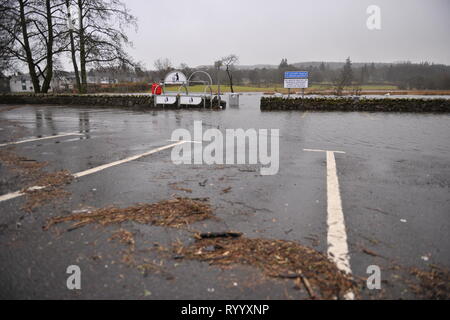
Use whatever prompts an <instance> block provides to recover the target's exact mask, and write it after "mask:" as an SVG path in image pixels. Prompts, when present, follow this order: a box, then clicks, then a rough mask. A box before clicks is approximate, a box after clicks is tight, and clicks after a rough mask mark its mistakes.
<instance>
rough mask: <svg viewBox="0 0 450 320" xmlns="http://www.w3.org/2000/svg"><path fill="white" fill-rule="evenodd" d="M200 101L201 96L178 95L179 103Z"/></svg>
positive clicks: (192, 103)
mask: <svg viewBox="0 0 450 320" xmlns="http://www.w3.org/2000/svg"><path fill="white" fill-rule="evenodd" d="M200 103H202V97H186V96H181V97H180V104H188V105H199V104H200Z"/></svg>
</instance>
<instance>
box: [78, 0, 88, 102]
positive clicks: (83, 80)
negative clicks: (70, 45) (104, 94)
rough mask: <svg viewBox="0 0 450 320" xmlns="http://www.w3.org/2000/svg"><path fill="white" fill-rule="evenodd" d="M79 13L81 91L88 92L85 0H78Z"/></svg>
mask: <svg viewBox="0 0 450 320" xmlns="http://www.w3.org/2000/svg"><path fill="white" fill-rule="evenodd" d="M78 10H79V11H78V13H79V20H80V21H79V24H80V30H79V37H80V67H81V91H80V93H87V73H86V42H85V37H84V24H83V1H81V0H78Z"/></svg>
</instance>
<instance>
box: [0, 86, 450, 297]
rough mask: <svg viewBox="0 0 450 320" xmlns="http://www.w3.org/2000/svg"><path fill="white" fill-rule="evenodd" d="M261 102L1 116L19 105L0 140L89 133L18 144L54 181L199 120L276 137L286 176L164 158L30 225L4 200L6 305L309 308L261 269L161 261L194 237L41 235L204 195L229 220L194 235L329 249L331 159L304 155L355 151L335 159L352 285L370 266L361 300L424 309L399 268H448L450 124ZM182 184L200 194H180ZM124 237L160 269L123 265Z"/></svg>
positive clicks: (6, 185) (128, 168)
mask: <svg viewBox="0 0 450 320" xmlns="http://www.w3.org/2000/svg"><path fill="white" fill-rule="evenodd" d="M259 98H260V95H251V94H247V95H243V96H241V104H240V107H239V108H228V109H227V110H224V111H207V110H206V111H203V110H201V111H192V110H171V111H163V110H160V111H139V110H131V111H130V110H126V109H108V108H94V107H88V108H87V107H78V108H74V107H59V106H58V107H56V106H17V108H11V106H0V108H5V107H7V108H9V110H5V109H4V111H2V112H0V127H1V130H0V143H4V142H10V141H17V140H22V139H26V138H33V137H39V136H48V135H55V134H61V133H67V132H80V133H83V135H82V136H68V137H63V138H57V139H49V140H42V141H35V142H29V143H25V144H20V145H16V146H15V147H14V151H15V152H16V153H17V154H19V155H22V156H25V157H27V158H29V159H34V160H37V161H42V162H48V166H47V167H46V170H49V171H57V170H63V169H67V170H70V171H71V172H72V173H76V172H80V171H83V170H86V169H89V168H93V167H97V166H99V165H103V164H106V163H110V162H113V161H117V160H121V159H124V158H126V157H129V156H132V155H135V154H140V153H143V152H146V151H149V150H152V149H155V148H157V147H160V146H164V145H167V144H170V142H168V140H169V139H170V137H171V134H172V131H173V130H174V129H177V128H185V129H188V130H190V131H192V130H193V123H194V120H202V121H203V127H204V130H206V129H208V128H218V129H219V130H221V131H222V132H224V130H225V129H236V128H243V129H248V128H255V129H271V128H273V129H280V168H279V172H278V174H277V175H274V176H261V175H260V174H259V168H260V166H259V165H223V166H221V165H211V166H208V165H179V166H177V165H174V164H173V163H172V161H171V158H170V154H171V151H170V150H165V151H161V152H158V153H155V154H153V155H150V156H148V157H145V158H141V159H139V160H136V161H131V162H128V163H125V164H122V165H119V166H115V167H112V168H109V169H106V170H104V171H101V172H98V173H95V174H92V175H88V176H86V177H82V178H80V179H77V180H76V181H74V182H72V183H71V184H70V185H68V186H67V187H66V190H68V191H69V192H70V193H71V195H70V198H68V199H65V200H64V201H63V202H61V203H58V204H51V203H49V204H48V205H46V206H44V207H41V208H39V209H37V210H36V211H35V212H33V213H31V214H29V213H26V212H24V211H23V210H21V206H22V205H23V203H24V199H23V198H16V199H13V200H9V201H3V202H0V245H1V249H0V284H1V285H0V298H2V299H104V298H113V299H299V298H306V297H307V295H306V293H305V292H303V291H302V290H295V289H294V288H293V282H292V281H290V280H278V279H270V278H266V277H265V276H264V275H263V274H262V273H261V272H259V271H257V270H256V269H254V268H250V267H239V266H238V267H235V268H227V269H221V268H218V267H215V266H209V265H208V264H207V263H205V262H199V261H185V260H174V259H173V258H172V257H170V255H169V256H168V255H164V254H161V253H159V252H158V251H157V250H155V248H157V247H158V246H165V247H167V246H169V245H170V244H171V243H173V242H174V241H178V240H179V241H182V242H184V243H185V244H189V243H192V241H193V239H192V237H191V233H190V232H189V230H177V229H170V228H162V227H155V226H148V225H140V224H137V223H131V222H127V223H123V224H122V225H121V226H115V225H113V226H108V227H99V226H94V225H88V226H85V227H83V228H80V229H76V230H74V231H71V232H65V229H66V228H67V224H65V225H64V224H61V225H58V226H56V227H54V228H52V229H50V230H48V231H44V230H42V226H44V225H45V223H46V221H47V220H48V219H49V218H50V217H53V216H59V215H65V214H70V213H71V212H73V211H75V210H80V209H83V208H87V207H96V208H100V207H106V206H111V205H117V206H120V207H125V206H129V205H133V204H136V203H142V202H150V203H153V202H157V201H161V200H166V199H170V198H173V197H174V196H185V197H192V198H197V197H198V198H204V197H208V198H209V199H210V204H211V205H212V206H213V208H214V214H215V215H216V216H217V217H218V218H219V219H218V220H208V221H204V222H201V223H196V224H193V225H191V226H190V228H191V229H192V230H200V231H224V230H235V231H241V232H243V233H244V234H245V235H246V236H247V237H252V238H256V237H257V238H272V239H282V240H291V241H297V242H300V243H301V244H304V245H307V246H310V247H313V248H315V249H317V250H319V251H321V252H326V248H327V225H326V219H327V190H326V156H325V154H324V153H312V152H305V151H304V150H303V149H304V148H310V149H324V150H339V151H345V152H346V153H345V154H336V155H335V156H336V163H337V174H338V177H339V182H340V190H341V198H342V206H343V212H344V216H345V224H346V228H347V235H348V244H349V250H350V264H351V268H352V271H353V274H354V275H355V276H356V277H367V274H366V269H367V267H368V266H369V265H378V266H380V267H381V269H382V280H383V283H382V289H383V290H381V291H379V290H375V291H369V290H367V289H363V290H362V298H394V299H399V298H414V297H415V296H414V295H412V294H411V292H410V290H408V286H407V284H406V281H407V280H408V278H407V275H405V274H399V271H398V270H396V269H395V270H394V268H393V266H395V265H401V266H404V267H417V268H422V269H426V268H427V266H428V265H430V264H437V265H441V266H444V267H449V266H450V243H449V234H450V217H449V214H450V196H449V195H450V192H449V191H450V161H449V160H450V143H449V141H450V116H449V115H446V114H444V115H442V114H440V115H433V114H397V113H389V114H387V113H335V112H330V113H311V112H307V113H304V112H263V113H262V112H260V110H259ZM204 144H205V143H204ZM205 145H206V144H205ZM0 174H1V184H0V191H1V194H6V193H9V192H13V191H17V190H20V189H21V187H23V186H22V185H20V181H18V180H17V179H16V177H15V174H14V173H12V172H10V171H9V170H7V169H6V168H4V167H3V166H2V167H0ZM174 183H176V184H177V186H179V187H182V188H186V189H191V190H192V193H189V192H186V191H180V190H176V189H174V188H173V184H174ZM227 188H231V189H229V192H224V191H223V190H225V189H227ZM120 228H123V229H126V230H129V231H131V232H133V234H134V236H135V240H136V254H137V255H138V256H139V257H140V258H141V259H148V261H151V262H152V263H153V264H157V265H159V266H160V267H161V268H160V270H159V271H157V272H144V273H143V272H141V271H140V270H138V269H136V268H133V267H130V266H127V265H126V264H124V263H123V262H121V259H122V256H123V254H124V251H125V250H126V247H125V246H124V245H123V244H120V243H118V242H114V241H109V240H108V239H109V238H110V237H111V235H112V233H113V232H114V231H116V230H118V229H120ZM364 249H366V251H367V250H369V251H370V252H374V253H376V254H377V256H373V255H369V254H367V253H365V252H364ZM69 265H78V266H80V268H81V272H82V289H81V290H75V291H71V290H68V289H67V287H66V279H67V277H68V275H67V274H66V268H67V267H68V266H69Z"/></svg>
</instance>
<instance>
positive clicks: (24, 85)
mask: <svg viewBox="0 0 450 320" xmlns="http://www.w3.org/2000/svg"><path fill="white" fill-rule="evenodd" d="M39 82H41V81H39ZM9 87H10V89H11V92H12V93H16V92H34V88H33V82H32V81H31V77H30V75H28V74H22V75H14V76H11V78H10V79H9Z"/></svg>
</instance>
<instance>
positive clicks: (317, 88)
mask: <svg viewBox="0 0 450 320" xmlns="http://www.w3.org/2000/svg"><path fill="white" fill-rule="evenodd" d="M178 89H179V87H166V92H178ZM233 89H234V92H281V93H283V92H287V89H284V88H283V85H282V84H277V85H274V86H267V87H255V86H239V85H238V86H233ZM361 89H362V90H367V91H370V90H397V86H393V85H363V86H361ZM204 90H205V86H202V85H196V86H191V87H189V92H196V93H198V92H204ZM212 90H213V92H214V93H217V85H213V86H212ZM326 90H333V87H332V86H331V85H329V84H313V85H312V86H310V87H309V88H308V89H306V92H311V91H326ZM345 90H353V87H347V88H345ZM220 91H221V92H222V93H224V92H231V89H230V86H226V85H221V86H220ZM291 91H292V92H295V91H300V89H292V90H291ZM181 92H184V89H183V88H182V89H181ZM208 92H209V89H208Z"/></svg>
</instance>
